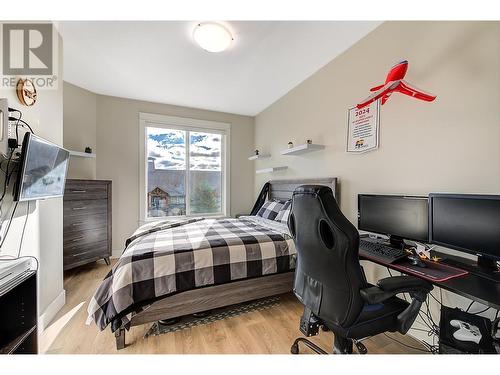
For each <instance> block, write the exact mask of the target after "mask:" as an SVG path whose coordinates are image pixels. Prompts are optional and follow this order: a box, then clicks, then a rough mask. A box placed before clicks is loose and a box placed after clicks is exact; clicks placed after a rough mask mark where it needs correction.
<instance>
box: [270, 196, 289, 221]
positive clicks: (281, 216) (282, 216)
mask: <svg viewBox="0 0 500 375" xmlns="http://www.w3.org/2000/svg"><path fill="white" fill-rule="evenodd" d="M291 211H292V201H291V200H289V201H286V202H285V204H283V207H281V210H280V212H278V215H277V216H276V219H274V220H276V221H279V222H281V223H284V224H287V223H288V217H289V216H290V212H291Z"/></svg>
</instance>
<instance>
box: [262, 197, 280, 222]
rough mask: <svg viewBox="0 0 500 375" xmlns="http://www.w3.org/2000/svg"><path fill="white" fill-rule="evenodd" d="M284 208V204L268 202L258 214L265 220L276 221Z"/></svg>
mask: <svg viewBox="0 0 500 375" xmlns="http://www.w3.org/2000/svg"><path fill="white" fill-rule="evenodd" d="M282 207H283V203H280V202H276V201H267V202H265V203H264V204H263V205H262V207H261V208H260V210H259V212H257V216H261V217H263V218H264V219H269V220H275V219H276V216H278V213H279V212H280V210H281V208H282Z"/></svg>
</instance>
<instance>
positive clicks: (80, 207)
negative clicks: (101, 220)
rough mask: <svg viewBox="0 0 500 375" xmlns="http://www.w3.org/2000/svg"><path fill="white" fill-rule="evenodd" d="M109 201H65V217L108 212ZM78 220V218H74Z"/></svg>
mask: <svg viewBox="0 0 500 375" xmlns="http://www.w3.org/2000/svg"><path fill="white" fill-rule="evenodd" d="M107 212H108V201H107V200H106V199H92V200H78V201H65V202H64V219H65V220H66V218H70V217H73V216H89V215H98V214H106V213H107ZM74 220H77V219H74Z"/></svg>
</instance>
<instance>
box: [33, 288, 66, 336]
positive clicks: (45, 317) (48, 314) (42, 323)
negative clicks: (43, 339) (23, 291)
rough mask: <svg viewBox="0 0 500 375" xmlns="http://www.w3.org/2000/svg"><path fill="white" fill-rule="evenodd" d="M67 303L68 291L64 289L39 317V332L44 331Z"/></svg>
mask: <svg viewBox="0 0 500 375" xmlns="http://www.w3.org/2000/svg"><path fill="white" fill-rule="evenodd" d="M65 303H66V291H65V290H64V289H63V290H62V291H61V293H59V295H58V296H57V297H56V298H54V300H53V301H52V302H51V303H50V304H49V306H47V308H46V309H45V311H44V312H43V314H41V315H40V316H39V317H38V332H43V331H44V330H45V328H47V327H48V326H49V324H50V323H51V322H52V320H53V319H54V317H55V316H56V314H57V313H58V312H59V310H61V309H62V308H63V306H64V304H65Z"/></svg>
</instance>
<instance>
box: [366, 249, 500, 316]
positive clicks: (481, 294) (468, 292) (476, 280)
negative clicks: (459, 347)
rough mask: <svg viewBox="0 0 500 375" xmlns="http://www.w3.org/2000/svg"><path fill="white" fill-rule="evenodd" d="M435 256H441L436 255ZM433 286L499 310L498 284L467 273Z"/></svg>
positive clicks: (499, 292)
mask: <svg viewBox="0 0 500 375" xmlns="http://www.w3.org/2000/svg"><path fill="white" fill-rule="evenodd" d="M437 255H442V254H439V253H438V254H437ZM442 256H445V255H442ZM447 257H448V256H447ZM452 258H454V257H452ZM360 259H361V260H368V261H370V262H374V263H377V264H380V265H381V266H384V267H387V268H390V269H392V270H395V271H398V272H400V271H399V270H397V269H395V268H393V267H392V264H390V263H385V262H382V261H378V260H377V261H376V260H373V259H366V258H363V257H360ZM464 262H467V260H464ZM413 276H414V275H413ZM415 277H418V276H415ZM433 284H434V285H436V286H438V287H440V288H443V289H445V290H448V291H450V292H452V293H456V294H458V295H460V296H462V297H466V298H469V299H471V300H474V301H476V302H479V303H482V304H483V305H486V306H489V307H492V308H494V309H497V310H500V282H495V281H492V280H489V279H486V278H483V277H480V276H477V275H474V274H472V273H469V274H468V275H465V276H461V277H457V278H455V279H451V280H448V281H444V282H433Z"/></svg>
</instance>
